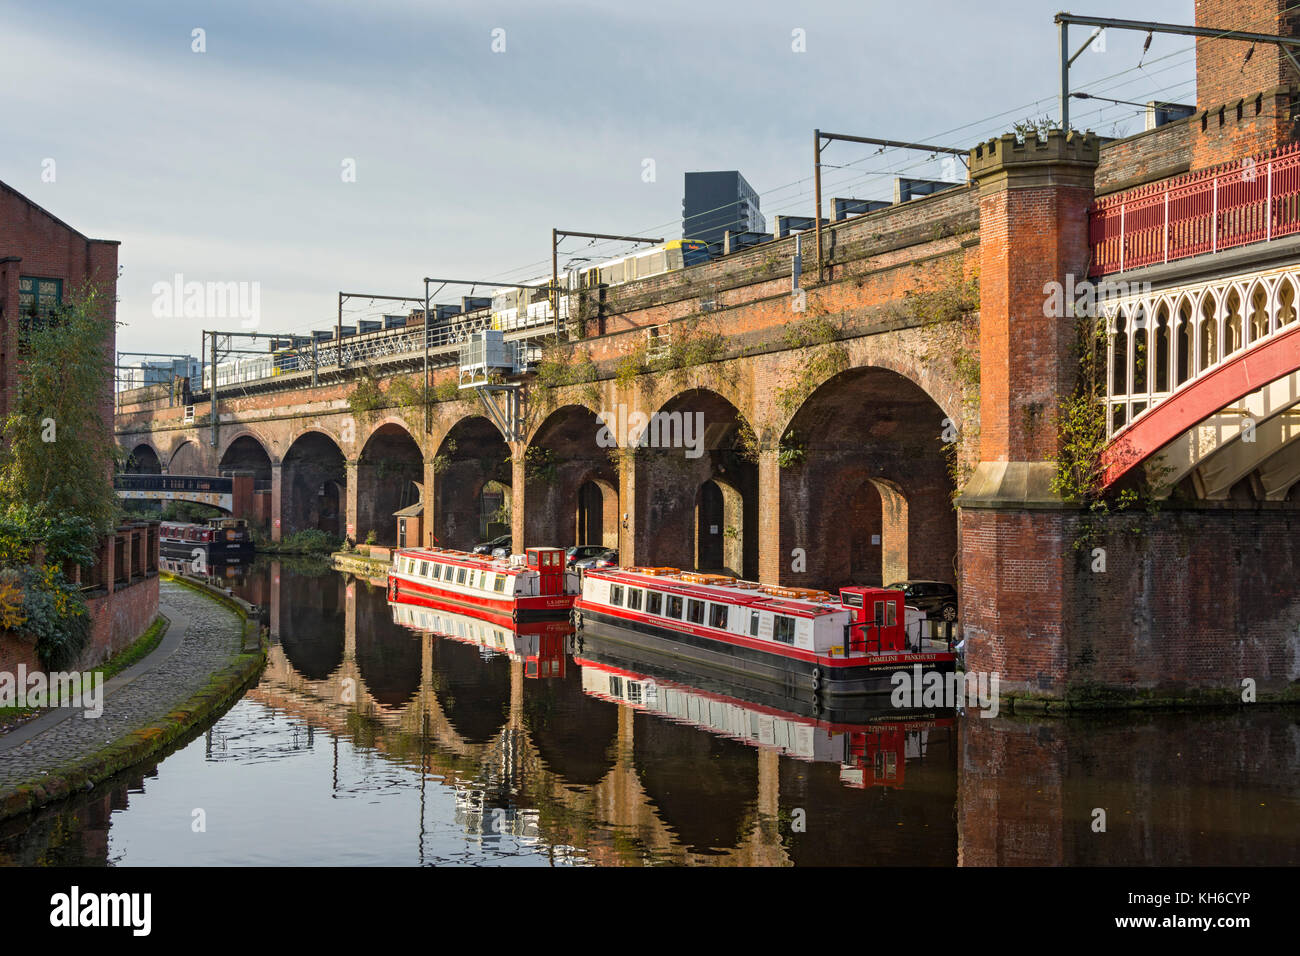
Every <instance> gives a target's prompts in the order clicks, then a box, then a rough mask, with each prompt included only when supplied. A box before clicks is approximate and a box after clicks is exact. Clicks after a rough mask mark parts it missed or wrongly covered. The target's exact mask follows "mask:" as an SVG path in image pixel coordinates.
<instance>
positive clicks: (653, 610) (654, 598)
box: [645, 591, 664, 614]
mask: <svg viewBox="0 0 1300 956" xmlns="http://www.w3.org/2000/svg"><path fill="white" fill-rule="evenodd" d="M645 609H646V613H647V614H663V612H664V596H663V594H661V593H660V592H659V591H646V593H645Z"/></svg>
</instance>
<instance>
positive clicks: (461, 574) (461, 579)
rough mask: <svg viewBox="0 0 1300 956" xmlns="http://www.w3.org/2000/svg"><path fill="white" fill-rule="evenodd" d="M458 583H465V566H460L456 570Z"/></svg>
mask: <svg viewBox="0 0 1300 956" xmlns="http://www.w3.org/2000/svg"><path fill="white" fill-rule="evenodd" d="M456 583H457V584H464V583H465V569H464V568H460V569H459V570H458V571H457V572H456Z"/></svg>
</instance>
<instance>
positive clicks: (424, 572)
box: [420, 561, 437, 578]
mask: <svg viewBox="0 0 1300 956" xmlns="http://www.w3.org/2000/svg"><path fill="white" fill-rule="evenodd" d="M434 567H437V565H436V564H435V565H434ZM428 574H429V562H428V561H421V562H420V577H422V578H423V577H427V576H428Z"/></svg>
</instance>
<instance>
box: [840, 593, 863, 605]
mask: <svg viewBox="0 0 1300 956" xmlns="http://www.w3.org/2000/svg"><path fill="white" fill-rule="evenodd" d="M840 600H841V601H842V602H843V603H844V605H845V606H846V607H862V595H861V594H852V593H848V594H841V595H840Z"/></svg>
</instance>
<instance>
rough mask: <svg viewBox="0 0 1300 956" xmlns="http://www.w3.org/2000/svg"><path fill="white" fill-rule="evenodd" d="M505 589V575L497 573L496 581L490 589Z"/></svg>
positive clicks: (499, 590) (498, 590)
mask: <svg viewBox="0 0 1300 956" xmlns="http://www.w3.org/2000/svg"><path fill="white" fill-rule="evenodd" d="M505 589H506V576H505V575H504V574H498V575H497V579H496V582H495V583H494V584H493V585H492V590H494V591H497V592H501V591H504V590H505Z"/></svg>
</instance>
